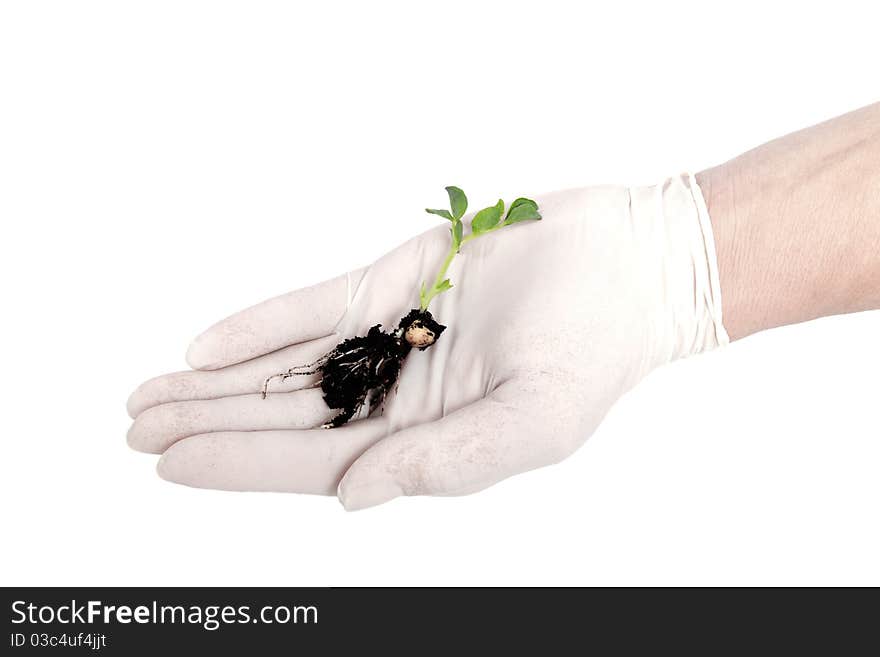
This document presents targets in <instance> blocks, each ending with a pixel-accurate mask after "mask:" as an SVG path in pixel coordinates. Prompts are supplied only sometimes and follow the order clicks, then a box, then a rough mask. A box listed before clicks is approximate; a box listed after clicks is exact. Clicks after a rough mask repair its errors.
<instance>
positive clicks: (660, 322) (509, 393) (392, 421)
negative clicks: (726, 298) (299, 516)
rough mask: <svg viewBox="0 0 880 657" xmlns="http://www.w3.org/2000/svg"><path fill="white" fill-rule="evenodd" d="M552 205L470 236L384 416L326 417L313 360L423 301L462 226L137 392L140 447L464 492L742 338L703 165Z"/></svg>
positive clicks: (315, 483)
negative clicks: (658, 375)
mask: <svg viewBox="0 0 880 657" xmlns="http://www.w3.org/2000/svg"><path fill="white" fill-rule="evenodd" d="M536 200H537V202H538V204H539V206H540V210H541V213H542V215H543V217H544V219H543V221H539V222H524V223H521V224H516V225H514V226H511V227H509V228H505V229H504V230H500V231H498V232H497V233H493V234H491V235H488V236H486V237H483V238H480V239H478V240H475V241H473V242H470V243H468V244H467V245H465V246H464V247H463V248H462V251H461V254H460V255H459V256H457V257H456V259H455V260H454V262H453V265H452V267H451V269H450V271H449V277H450V278H451V280H452V282H453V284H454V285H455V287H454V288H453V289H452V290H450V291H449V292H446V293H444V294H442V295H440V296H438V297H437V298H436V299H435V300H434V302H433V304H432V306H431V312H432V313H433V315H434V317H435V318H436V319H437V320H438V321H439V322H441V323H442V324H445V325H447V326H448V329H447V330H446V331H445V332H444V333H443V335H442V336H441V337H440V339H439V340H438V342H437V343H436V344H435V345H434V346H432V347H431V348H430V349H428V350H426V351H424V352H420V351H412V352H411V353H410V354H409V356H408V357H407V359H406V361H405V363H404V366H403V371H402V373H401V376H400V380H399V389H398V391H397V392H396V393H392V394H390V395H389V398H388V400H387V402H386V405H385V411H384V414H383V415H381V416H376V415H374V416H373V417H371V418H369V419H365V420H360V421H353V422H351V423H349V424H348V425H346V426H343V427H341V428H337V429H315V428H313V427H316V426H318V425H320V424H321V423H322V422H324V421H326V420H328V419H329V418H330V417H331V416H332V415H333V414H334V412H333V411H331V410H330V409H328V408H326V406H325V404H324V402H323V400H322V398H321V391H320V389H319V388H314V387H312V388H308V386H310V385H314V384H315V377H294V378H292V379H290V380H288V381H286V382H284V383H283V384H278V385H276V386H275V387H273V394H270V395H269V397H268V398H267V399H266V400H263V399H261V398H260V395H259V394H258V392H259V390H260V387H261V385H262V383H263V380H264V379H265V378H266V377H267V376H270V375H272V374H275V373H277V372H281V371H284V370H287V369H288V368H290V367H291V366H294V365H301V364H304V363H309V362H312V361H314V360H315V359H317V358H318V357H320V356H321V355H322V354H324V353H325V352H327V351H329V350H330V349H332V348H333V347H334V346H335V344H336V343H337V342H338V341H339V340H341V339H343V338H345V337H350V336H354V335H363V334H365V333H366V331H367V329H368V328H369V327H370V326H372V325H374V324H377V323H382V324H383V325H384V326H385V327H386V328H389V327H393V326H396V325H397V322H398V321H399V320H400V318H401V317H403V316H404V315H405V314H406V313H407V312H408V311H409V310H410V309H411V308H413V307H417V306H418V299H417V295H418V292H417V291H418V289H419V285H420V283H421V282H422V281H423V280H428V281H430V280H433V277H434V276H435V275H436V272H437V269H438V267H439V266H440V264H441V262H442V260H443V258H444V255H445V253H446V251H447V249H448V247H449V230H448V224H447V225H443V226H438V227H437V228H435V229H433V230H430V231H428V232H426V233H424V234H422V235H419V236H418V237H416V238H414V239H412V240H410V241H409V242H407V243H405V244H403V245H402V246H400V247H399V248H397V249H395V250H394V251H392V252H391V253H389V254H387V255H386V256H384V257H383V258H381V259H380V260H378V261H377V262H376V263H374V264H373V265H371V266H370V267H368V268H366V269H362V270H358V271H356V272H352V273H351V274H347V275H343V276H341V277H339V278H337V279H334V280H331V281H328V282H325V283H322V284H320V285H317V286H314V287H311V288H307V289H303V290H298V291H295V292H291V293H289V294H287V295H284V296H281V297H277V298H274V299H270V300H269V301H266V302H264V303H262V304H260V305H257V306H254V307H253V308H250V309H248V310H245V311H242V312H241V313H238V314H236V315H233V316H232V317H229V318H228V319H225V320H223V321H221V322H220V323H218V324H216V325H215V326H213V327H211V328H210V329H208V330H207V331H206V332H205V333H203V334H202V335H200V336H199V337H198V338H196V340H195V341H194V342H193V344H192V345H191V346H190V349H189V352H188V354H187V359H188V362H189V363H190V365H191V366H192V367H193V368H195V371H191V372H179V373H175V374H169V375H166V376H162V377H159V378H156V379H153V380H151V381H148V382H146V383H144V384H143V385H141V386H140V387H139V388H138V389H137V390H136V391H135V392H134V394H133V395H132V396H131V398H130V400H129V403H128V408H129V413H130V414H131V415H132V417H135V418H136V420H135V422H134V424H133V426H132V427H131V430H130V431H129V435H128V439H129V443H130V445H131V446H132V447H133V448H135V449H138V450H142V451H147V452H154V453H163V456H162V458H161V460H160V462H159V466H158V469H159V474H160V475H161V476H162V477H164V478H165V479H168V480H170V481H174V482H178V483H182V484H187V485H190V486H198V487H204V488H218V489H226V490H262V491H289V492H298V493H318V494H325V495H332V494H334V493H336V494H338V496H339V499H340V500H341V502H342V503H343V505H344V506H345V507H346V508H347V509H359V508H363V507H368V506H372V505H375V504H380V503H382V502H387V501H388V500H390V499H392V498H395V497H397V496H399V495H458V494H463V493H471V492H474V491H478V490H480V489H482V488H485V487H487V486H490V485H492V484H494V483H496V482H498V481H500V480H502V479H504V478H506V477H509V476H511V475H514V474H517V473H519V472H524V471H526V470H530V469H532V468H537V467H540V466H543V465H548V464H551V463H555V462H557V461H559V460H561V459H563V458H565V457H566V456H568V455H569V454H571V453H572V452H573V451H574V450H575V449H577V448H578V447H579V446H580V445H581V444H582V443H583V442H584V441H585V440H586V439H587V438H588V437H589V436H590V435H591V434H592V433H593V431H594V430H595V429H596V427H597V425H598V424H599V422H600V421H601V420H602V418H603V417H604V415H605V414H606V412H607V411H608V409H609V408H610V407H611V405H612V404H613V403H614V402H615V400H617V398H618V397H620V396H621V395H622V394H623V393H624V392H626V391H627V390H629V389H630V388H631V387H632V386H634V385H635V384H636V383H637V382H638V381H639V380H640V379H641V378H642V377H644V376H645V375H646V374H647V373H648V372H649V371H650V370H651V369H653V368H654V367H656V366H658V365H661V364H663V363H668V362H670V361H672V360H674V359H677V358H681V357H684V356H688V355H691V354H695V353H698V352H700V351H703V350H706V349H709V348H712V347H715V346H718V345H720V344H724V343H726V342H727V341H728V338H727V334H726V332H725V330H724V328H723V326H722V322H721V299H720V293H719V284H718V274H717V266H716V259H715V250H714V241H713V237H712V232H711V225H710V222H709V217H708V214H707V211H706V206H705V203H704V200H703V197H702V194H701V192H700V190H699V188H698V186H697V184H696V182H695V180H694V178H693V177H692V176H689V175H684V176H680V177H674V178H671V179H669V180H667V181H666V182H664V183H663V184H661V185H657V186H655V187H642V188H625V187H611V186H608V187H592V188H586V189H579V190H570V191H563V192H558V193H554V194H549V195H546V196H544V197H541V198H537V199H536Z"/></svg>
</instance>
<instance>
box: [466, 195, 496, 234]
mask: <svg viewBox="0 0 880 657" xmlns="http://www.w3.org/2000/svg"><path fill="white" fill-rule="evenodd" d="M502 214H504V201H502V200H501V199H498V203H496V204H495V205H491V206H489V207H488V208H483V209H482V210H480V211H479V212H477V214H475V215H474V220H473V221H472V222H471V230H473V231H474V234H475V235H477V234H479V233H485V232H486V231H487V230H491V229H492V228H495V226H496V225H498V221H499V220H500V219H501V215H502Z"/></svg>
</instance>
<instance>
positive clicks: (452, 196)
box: [262, 187, 541, 428]
mask: <svg viewBox="0 0 880 657" xmlns="http://www.w3.org/2000/svg"><path fill="white" fill-rule="evenodd" d="M446 193H447V194H448V195H449V210H431V209H427V210H425V212H428V213H430V214H435V215H437V216H439V217H443V218H444V219H446V220H447V221H449V222H450V223H451V226H450V227H449V234H450V236H451V243H450V246H449V253H447V254H446V259H445V260H444V261H443V264H442V265H441V267H440V271H439V272H438V273H437V276H436V278H435V279H434V282H433V283H432V284H431V286H430V287H428V285H427V283H425V282H423V283H422V285H421V288H420V289H419V307H418V308H413V309H412V310H410V311H409V313H407V315H406V316H405V317H403V318H402V319H401V320H400V323H399V324H398V325H397V328H396V329H394V330H392V331H388V332H386V331H383V330H382V325H381V324H376V325H375V326H373V327H372V328H371V329H370V330H369V331H368V332H367V334H366V335H365V336H358V337H353V338H347V339H346V340H343V341H342V342H340V343H339V344H338V345H336V346H335V347H334V348H333V349H332V350H331V351H329V352H328V353H326V354H325V355H324V356H322V357H321V358H320V359H318V360H317V361H315V362H314V363H310V364H309V365H301V366H297V367H292V368H290V369H289V370H287V371H286V372H281V373H280V374H275V375H273V376H270V377H269V378H268V379H266V381H265V383H263V390H262V394H263V399H265V398H266V396H267V395H268V394H269V384H270V383H271V382H272V381H273V380H274V379H280V380H281V381H286V380H287V379H289V378H290V377H293V376H300V375H309V374H320V375H321V379H320V381H319V382H318V383H316V384H315V385H320V386H321V390H322V391H323V393H324V401H325V402H326V403H327V406H328V407H329V408H332V409H338V410H339V414H338V415H336V416H335V417H334V418H333V419H332V420H330V421H329V422H328V423H327V424H325V425H323V426H324V428H332V427H339V426H342V425H343V424H345V423H346V422H348V421H349V420H350V419H351V418H352V417H354V416H355V414H356V413H358V411H360V410H361V409H362V408H363V407H364V406H365V405H368V406H369V410H368V413H367V415H371V414H372V413H373V412H374V411H376V410H377V409H381V407H382V405H383V404H384V402H385V398H386V397H387V396H388V391H389V390H391V388H392V387H394V384H395V383H396V382H397V379H398V377H399V376H400V369H401V367H403V361H404V360H405V359H406V357H407V355H408V354H409V352H410V351H412V349H413V348H415V349H418V350H419V351H424V350H425V349H427V348H428V347H430V346H432V345H433V344H435V343H436V342H437V340H438V339H439V338H440V334H442V333H443V331H445V330H446V327H445V326H443V325H442V324H440V323H438V322H437V321H436V320H435V319H434V317H433V316H432V315H431V313H430V312H429V311H428V306H430V305H431V301H433V300H434V298H435V297H436V296H437V295H438V294H442V293H444V292H446V291H448V290H450V289H452V283H451V282H450V280H449V279H448V278H447V277H446V273H447V271H448V270H449V266H450V265H451V264H452V261H453V260H454V259H455V256H456V255H457V254H458V253H459V252H460V251H461V248H462V247H463V246H464V245H465V244H467V243H468V242H470V241H472V240H475V239H477V238H478V237H482V236H483V235H487V234H489V233H491V232H493V231H496V230H501V229H502V228H506V227H507V226H511V225H513V224H516V223H519V222H521V221H531V220H535V219H540V218H541V214H540V213H539V212H538V204H537V203H535V202H534V201H532V200H531V199H527V198H518V199H516V200H515V201H514V202H513V203H511V204H510V207H509V208H508V209H507V214H506V215H505V214H504V201H502V200H500V199H499V201H498V203H496V204H495V205H490V206H489V207H488V208H483V209H482V210H480V211H479V212H477V213H476V214H475V215H474V218H473V220H472V221H471V230H470V232H469V233H468V234H467V235H465V232H464V223H463V222H462V217H464V213H465V212H467V207H468V200H467V197H466V196H465V194H464V192H463V191H461V190H460V189H459V188H458V187H447V188H446ZM502 217H503V218H502Z"/></svg>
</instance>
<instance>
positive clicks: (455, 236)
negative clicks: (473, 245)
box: [449, 219, 464, 251]
mask: <svg viewBox="0 0 880 657" xmlns="http://www.w3.org/2000/svg"><path fill="white" fill-rule="evenodd" d="M449 230H450V231H452V245H453V246H454V247H455V250H456V251H458V247H459V246H461V238H462V235H463V233H464V226H463V225H462V223H461V221H460V220H459V219H456V220H454V221H453V222H452V227H451V228H450V229H449Z"/></svg>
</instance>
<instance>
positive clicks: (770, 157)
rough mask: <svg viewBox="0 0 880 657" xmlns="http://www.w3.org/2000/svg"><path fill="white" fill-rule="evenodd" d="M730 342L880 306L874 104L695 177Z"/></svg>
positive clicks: (878, 136)
mask: <svg viewBox="0 0 880 657" xmlns="http://www.w3.org/2000/svg"><path fill="white" fill-rule="evenodd" d="M697 180H698V181H699V183H700V186H701V187H702V189H703V192H704V194H705V196H706V202H707V204H708V208H709V215H710V217H711V219H712V226H713V230H714V233H715V240H716V247H717V252H718V266H719V271H720V277H721V294H722V299H723V304H724V324H725V326H726V328H727V330H728V333H729V334H730V337H731V338H732V339H738V338H742V337H745V336H747V335H749V334H751V333H755V332H757V331H761V330H763V329H767V328H772V327H774V326H781V325H785V324H794V323H797V322H803V321H806V320H809V319H815V318H817V317H822V316H826V315H835V314H841V313H848V312H856V311H860V310H870V309H876V308H880V103H878V104H875V105H871V106H869V107H866V108H863V109H861V110H857V111H855V112H852V113H850V114H846V115H844V116H842V117H838V118H836V119H832V120H831V121H827V122H825V123H822V124H820V125H817V126H813V127H811V128H807V129H805V130H801V131H799V132H796V133H793V134H791V135H787V136H785V137H782V138H781V139H777V140H775V141H772V142H770V143H768V144H764V145H763V146H760V147H758V148H756V149H754V150H751V151H749V152H747V153H745V154H743V155H741V156H740V157H737V158H736V159H734V160H731V161H729V162H726V163H725V164H722V165H720V166H717V167H714V168H712V169H708V170H706V171H703V172H701V173H699V174H697Z"/></svg>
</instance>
